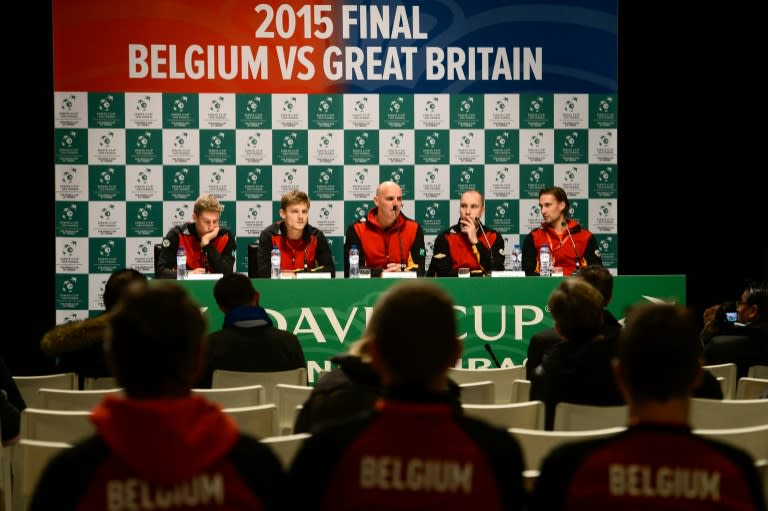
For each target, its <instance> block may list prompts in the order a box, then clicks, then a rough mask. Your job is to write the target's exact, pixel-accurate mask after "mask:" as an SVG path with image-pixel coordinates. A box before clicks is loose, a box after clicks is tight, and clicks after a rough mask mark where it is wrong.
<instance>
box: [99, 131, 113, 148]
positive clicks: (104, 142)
mask: <svg viewBox="0 0 768 511" xmlns="http://www.w3.org/2000/svg"><path fill="white" fill-rule="evenodd" d="M113 138H115V134H114V133H113V132H111V131H110V132H109V133H107V134H105V135H102V136H101V137H100V139H99V145H100V146H101V147H105V146H109V145H110V144H111V143H112V139H113Z"/></svg>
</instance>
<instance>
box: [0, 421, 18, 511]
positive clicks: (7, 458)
mask: <svg viewBox="0 0 768 511" xmlns="http://www.w3.org/2000/svg"><path fill="white" fill-rule="evenodd" d="M0 438H2V424H0ZM12 449H15V447H14V448H12V447H3V446H2V445H0V492H2V494H3V501H2V506H3V507H2V509H3V511H5V510H7V509H14V507H13V491H12V490H11V485H12V482H11V481H12V478H11V453H12V452H13V450H12Z"/></svg>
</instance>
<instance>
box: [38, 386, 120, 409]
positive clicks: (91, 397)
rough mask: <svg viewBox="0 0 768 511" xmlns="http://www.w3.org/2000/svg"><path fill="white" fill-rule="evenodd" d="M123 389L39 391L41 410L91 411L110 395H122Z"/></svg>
mask: <svg viewBox="0 0 768 511" xmlns="http://www.w3.org/2000/svg"><path fill="white" fill-rule="evenodd" d="M122 392H123V391H122V390H121V389H109V390H66V389H45V388H43V389H39V390H38V391H37V393H38V397H39V398H40V408H42V409H44V410H80V411H86V412H87V411H89V410H90V409H92V408H93V407H94V406H96V405H97V404H99V403H101V401H102V400H103V399H104V396H106V395H108V394H121V393H122Z"/></svg>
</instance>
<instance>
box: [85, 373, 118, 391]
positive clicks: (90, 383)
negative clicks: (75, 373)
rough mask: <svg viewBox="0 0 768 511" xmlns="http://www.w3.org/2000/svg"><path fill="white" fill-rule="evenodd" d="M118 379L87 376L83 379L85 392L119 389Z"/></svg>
mask: <svg viewBox="0 0 768 511" xmlns="http://www.w3.org/2000/svg"><path fill="white" fill-rule="evenodd" d="M119 388H120V384H119V383H118V381H117V378H113V377H112V376H99V377H94V376H86V377H84V378H83V390H112V389H119Z"/></svg>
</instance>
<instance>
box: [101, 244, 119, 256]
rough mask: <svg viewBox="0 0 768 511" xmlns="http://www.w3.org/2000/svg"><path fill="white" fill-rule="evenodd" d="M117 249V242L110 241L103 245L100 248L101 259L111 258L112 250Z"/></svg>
mask: <svg viewBox="0 0 768 511" xmlns="http://www.w3.org/2000/svg"><path fill="white" fill-rule="evenodd" d="M114 248H115V242H114V241H111V240H110V241H108V242H106V243H103V244H102V245H101V246H100V247H99V255H100V256H101V257H109V256H110V255H112V250H113V249H114Z"/></svg>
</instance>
